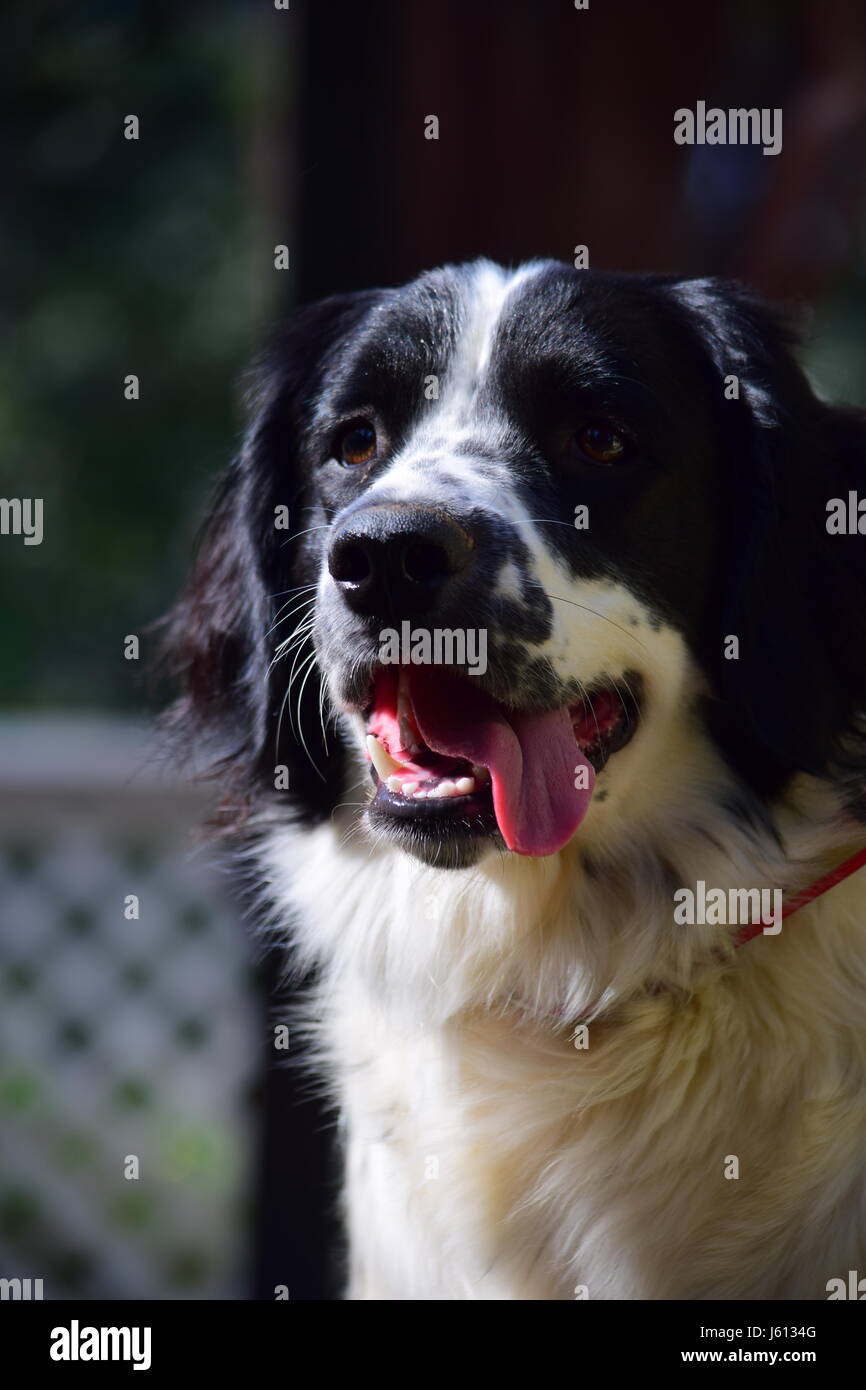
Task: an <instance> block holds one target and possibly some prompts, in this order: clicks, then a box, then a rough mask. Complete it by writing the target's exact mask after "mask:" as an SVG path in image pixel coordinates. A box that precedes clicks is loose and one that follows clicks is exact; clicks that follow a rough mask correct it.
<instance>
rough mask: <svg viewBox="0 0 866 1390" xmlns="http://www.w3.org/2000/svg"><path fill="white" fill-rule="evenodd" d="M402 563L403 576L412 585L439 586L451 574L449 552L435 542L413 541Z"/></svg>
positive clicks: (404, 553)
mask: <svg viewBox="0 0 866 1390" xmlns="http://www.w3.org/2000/svg"><path fill="white" fill-rule="evenodd" d="M401 561H402V568H403V574H404V575H405V577H406V578H407V579H408V580H409V581H410V583H412V584H438V583H439V582H440V581H441V580H443V579H445V578H447V576H448V575H449V574H450V573H451V565H450V563H449V560H448V552H447V551H446V550H445V549H444V548H443V547H442V546H441V545H437V544H436V543H435V542H434V541H421V540H414V541H411V542H410V543H409V545H407V546H406V547H405V549H404V550H403V554H402V556H401Z"/></svg>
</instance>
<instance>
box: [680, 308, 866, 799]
mask: <svg viewBox="0 0 866 1390" xmlns="http://www.w3.org/2000/svg"><path fill="white" fill-rule="evenodd" d="M675 294H676V297H677V298H678V300H679V302H680V303H681V304H685V305H686V306H687V307H688V309H689V310H690V313H691V315H692V318H693V321H697V323H698V325H699V326H700V329H701V336H702V340H703V347H704V350H705V351H706V350H709V354H710V356H711V358H712V361H713V365H714V368H715V376H716V394H717V399H718V401H719V408H718V410H717V419H718V428H719V436H720V438H721V440H722V446H723V447H722V452H723V469H724V474H725V476H724V479H723V492H724V495H725V496H726V497H727V499H728V503H727V506H728V515H727V517H726V526H725V529H726V547H725V552H726V553H725V554H724V557H723V561H722V567H723V572H722V573H721V574H720V575H719V579H718V592H719V600H720V601H719V605H718V610H717V613H716V617H715V621H714V624H713V626H714V628H715V631H714V634H713V636H712V640H711V644H710V645H711V650H710V651H709V652H708V653H707V662H708V665H709V666H710V669H711V671H712V673H713V675H714V678H715V681H714V683H715V688H716V691H717V693H718V695H719V696H720V704H719V706H718V708H717V711H716V714H717V721H718V727H719V730H720V731H721V733H722V741H723V742H725V741H727V744H728V748H727V749H726V751H729V752H730V753H732V754H733V756H734V757H735V758H738V759H739V760H741V761H742V762H744V763H746V764H748V765H749V771H750V773H751V775H752V780H754V779H755V774H756V773H757V776H758V777H759V778H760V777H761V776H763V777H764V778H765V780H766V781H767V782H772V781H776V782H779V781H781V780H783V779H784V778H785V777H786V776H787V775H788V774H790V773H791V772H793V771H797V770H802V771H807V772H811V773H814V774H816V775H819V776H821V775H823V776H830V777H833V778H835V779H837V780H840V781H842V782H845V781H846V780H850V784H851V787H852V789H853V788H855V787H856V788H859V791H860V793H861V794H862V787H863V783H864V781H866V741H864V737H863V730H862V728H861V727H860V722H861V711H863V710H864V708H866V536H863V535H860V534H859V533H856V532H855V533H854V534H851V535H845V534H843V535H837V534H831V532H830V531H829V530H828V525H827V523H828V515H829V513H828V505H829V504H830V503H831V500H832V499H834V498H844V499H845V500H846V504H847V499H848V494H849V491H850V490H857V489H860V491H861V492H863V491H864V490H866V416H863V415H860V414H859V413H858V412H856V411H853V410H846V409H840V408H835V407H832V406H829V405H827V404H825V403H824V402H822V401H820V400H819V399H818V398H817V397H816V396H815V394H814V392H813V390H812V388H811V386H810V385H809V383H808V381H807V379H806V376H805V374H804V373H803V371H802V370H801V368H800V367H799V365H798V364H797V361H796V357H795V352H794V348H795V339H794V335H793V334H792V332H791V331H790V329H789V327H788V326H787V325H786V323H785V322H784V320H783V319H782V318H781V317H779V316H778V315H776V314H774V313H773V312H772V311H771V310H770V309H769V308H767V307H766V306H764V305H762V304H761V303H760V302H759V301H758V300H756V299H755V298H753V297H752V296H751V295H750V294H749V293H747V292H746V291H745V290H743V289H742V288H740V287H738V286H732V285H728V284H724V283H721V282H717V281H688V282H682V283H680V284H679V285H678V286H676V287H675ZM731 377H736V379H737V390H738V393H739V395H738V398H733V399H725V391H724V379H725V378H728V379H730V378H731ZM864 528H866V519H864ZM731 637H733V638H736V639H737V642H738V655H737V656H736V657H732V656H731V655H730V654H731V652H732V651H733V650H736V649H735V648H734V647H733V645H732V644H731V643H730V642H728V639H729V638H731ZM726 652H727V656H726Z"/></svg>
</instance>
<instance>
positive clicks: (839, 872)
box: [736, 847, 866, 946]
mask: <svg viewBox="0 0 866 1390" xmlns="http://www.w3.org/2000/svg"><path fill="white" fill-rule="evenodd" d="M864 864H866V847H864V848H863V849H860V850H858V851H857V853H856V854H852V856H851V858H850V859H844V860H843V861H842V863H841V864H837V865H836V867H835V869H831V870H830V872H829V873H827V874H824V877H823V878H818V879H816V880H815V882H814V883H810V884H809V887H808V888H804V889H803V891H802V892H801V893H795V895H794V897H793V898H792V899H791V901H790V902H789V903H786V904H785V906H784V907H783V909H782V921H784V920H785V918H786V917H790V916H791V913H792V912H798V911H799V910H800V908H801V907H805V906H806V904H807V903H811V902H814V901H815V899H816V898H820V896H821V894H822V893H827V892H829V890H830V889H831V888H835V887H836V884H837V883H841V882H842V880H843V879H844V878H848V877H849V876H850V875H851V874H856V872H857V870H858V869H862V868H863V865H864ZM767 925H768V923H766V922H762V921H761V922H750V923H749V925H748V926H747V927H743V929H742V930H741V931H739V932H738V933H737V938H736V941H737V945H738V946H745V944H746V942H747V941H751V940H752V937H754V936H760V934H761V932H762V931H763V930H764V927H765V926H767Z"/></svg>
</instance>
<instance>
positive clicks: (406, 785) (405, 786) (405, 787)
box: [400, 782, 418, 796]
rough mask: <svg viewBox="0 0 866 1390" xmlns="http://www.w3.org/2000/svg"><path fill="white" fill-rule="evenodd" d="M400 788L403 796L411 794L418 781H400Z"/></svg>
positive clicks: (413, 792)
mask: <svg viewBox="0 0 866 1390" xmlns="http://www.w3.org/2000/svg"><path fill="white" fill-rule="evenodd" d="M400 790H401V792H402V793H403V795H404V796H413V795H414V794H415V792H416V791H417V790H418V783H417V782H402V783H401V784H400Z"/></svg>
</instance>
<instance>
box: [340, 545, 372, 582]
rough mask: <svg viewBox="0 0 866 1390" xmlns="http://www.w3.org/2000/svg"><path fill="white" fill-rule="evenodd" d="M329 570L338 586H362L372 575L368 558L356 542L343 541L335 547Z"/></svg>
mask: <svg viewBox="0 0 866 1390" xmlns="http://www.w3.org/2000/svg"><path fill="white" fill-rule="evenodd" d="M329 568H330V571H331V574H332V575H333V577H334V579H336V581H337V583H338V584H363V583H364V581H365V580H366V579H369V578H370V576H371V575H372V573H373V566H372V563H371V561H370V556H369V555H368V554H367V551H366V550H365V549H364V547H363V546H362V545H359V544H358V542H357V541H344V542H343V544H342V545H340V546H337V548H336V549H335V550H334V551H333V552H332V554H331V561H330V565H329Z"/></svg>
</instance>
